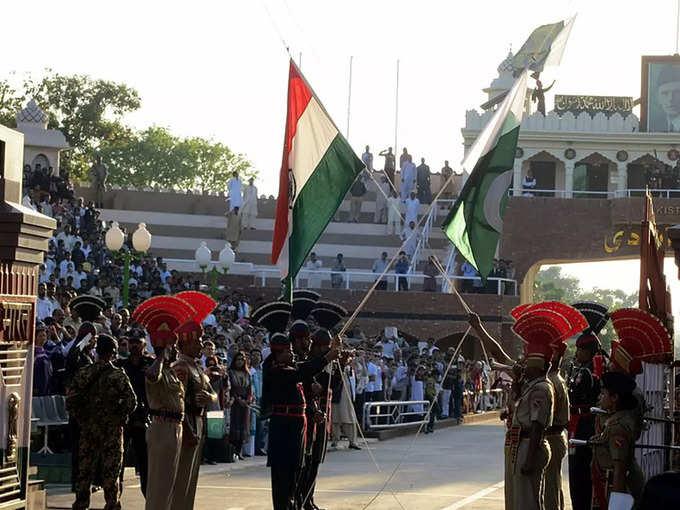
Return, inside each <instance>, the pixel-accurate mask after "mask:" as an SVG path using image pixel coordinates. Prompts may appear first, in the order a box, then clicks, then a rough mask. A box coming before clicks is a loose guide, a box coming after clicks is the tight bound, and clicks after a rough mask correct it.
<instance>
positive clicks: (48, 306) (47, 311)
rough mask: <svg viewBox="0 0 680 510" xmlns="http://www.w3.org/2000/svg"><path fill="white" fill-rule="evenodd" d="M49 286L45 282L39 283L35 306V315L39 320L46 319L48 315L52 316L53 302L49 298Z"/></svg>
mask: <svg viewBox="0 0 680 510" xmlns="http://www.w3.org/2000/svg"><path fill="white" fill-rule="evenodd" d="M46 292H47V287H46V286H45V284H44V283H40V284H38V299H37V301H36V306H35V315H36V318H37V319H38V320H39V321H43V320H45V318H46V317H52V312H53V311H54V310H53V308H52V302H51V301H50V300H49V299H48V297H47V295H46Z"/></svg>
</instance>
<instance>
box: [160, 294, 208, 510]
mask: <svg viewBox="0 0 680 510" xmlns="http://www.w3.org/2000/svg"><path fill="white" fill-rule="evenodd" d="M176 297H178V298H180V299H182V300H184V301H186V302H187V303H188V304H189V305H191V306H192V307H193V308H194V309H195V310H196V313H195V315H194V317H193V319H192V320H191V321H189V322H186V323H184V324H183V325H182V326H180V327H179V328H177V330H175V332H176V333H177V337H178V339H179V350H180V354H179V356H178V358H177V361H175V363H173V365H172V368H173V370H174V371H175V374H176V375H177V377H178V378H179V380H180V381H181V382H182V384H183V385H184V389H185V397H184V421H183V423H182V447H181V450H180V458H179V465H178V468H177V478H176V479H175V489H174V491H173V494H172V504H171V506H170V508H171V509H172V510H192V509H193V508H194V500H195V498H196V484H197V482H198V469H199V467H200V465H201V457H202V454H203V445H204V443H205V434H206V430H205V429H206V421H205V415H206V408H207V407H208V405H210V404H212V403H214V402H217V395H216V394H215V392H214V391H213V389H212V386H210V380H209V379H208V377H207V376H206V375H205V374H204V373H203V368H202V367H201V365H200V363H199V361H198V358H200V356H201V351H202V349H203V342H202V338H201V337H202V335H203V327H202V326H201V323H202V322H203V320H204V319H205V318H206V317H207V316H208V314H209V313H210V312H211V311H212V310H213V309H214V308H215V306H216V305H217V303H215V301H213V300H212V299H211V298H210V297H209V296H207V295H205V294H203V293H201V292H192V291H187V292H180V293H179V294H177V296H176Z"/></svg>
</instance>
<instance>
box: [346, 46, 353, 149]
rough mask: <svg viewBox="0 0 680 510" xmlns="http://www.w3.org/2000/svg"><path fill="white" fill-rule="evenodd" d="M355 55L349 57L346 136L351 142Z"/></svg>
mask: <svg viewBox="0 0 680 510" xmlns="http://www.w3.org/2000/svg"><path fill="white" fill-rule="evenodd" d="M353 60H354V57H349V87H348V91H347V130H346V131H345V138H347V141H348V142H349V117H350V111H351V108H352V61H353Z"/></svg>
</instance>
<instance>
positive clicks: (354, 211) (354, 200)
mask: <svg viewBox="0 0 680 510" xmlns="http://www.w3.org/2000/svg"><path fill="white" fill-rule="evenodd" d="M349 193H350V202H349V221H351V222H354V223H359V218H360V215H361V204H362V202H363V199H364V195H365V194H366V185H365V184H364V179H363V176H362V175H359V176H358V177H357V178H356V180H355V181H354V184H352V187H351V188H350V190H349Z"/></svg>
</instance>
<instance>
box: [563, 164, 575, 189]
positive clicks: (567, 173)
mask: <svg viewBox="0 0 680 510" xmlns="http://www.w3.org/2000/svg"><path fill="white" fill-rule="evenodd" d="M564 191H565V192H564V198H572V197H573V196H574V195H573V191H574V162H573V161H565V162H564Z"/></svg>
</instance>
